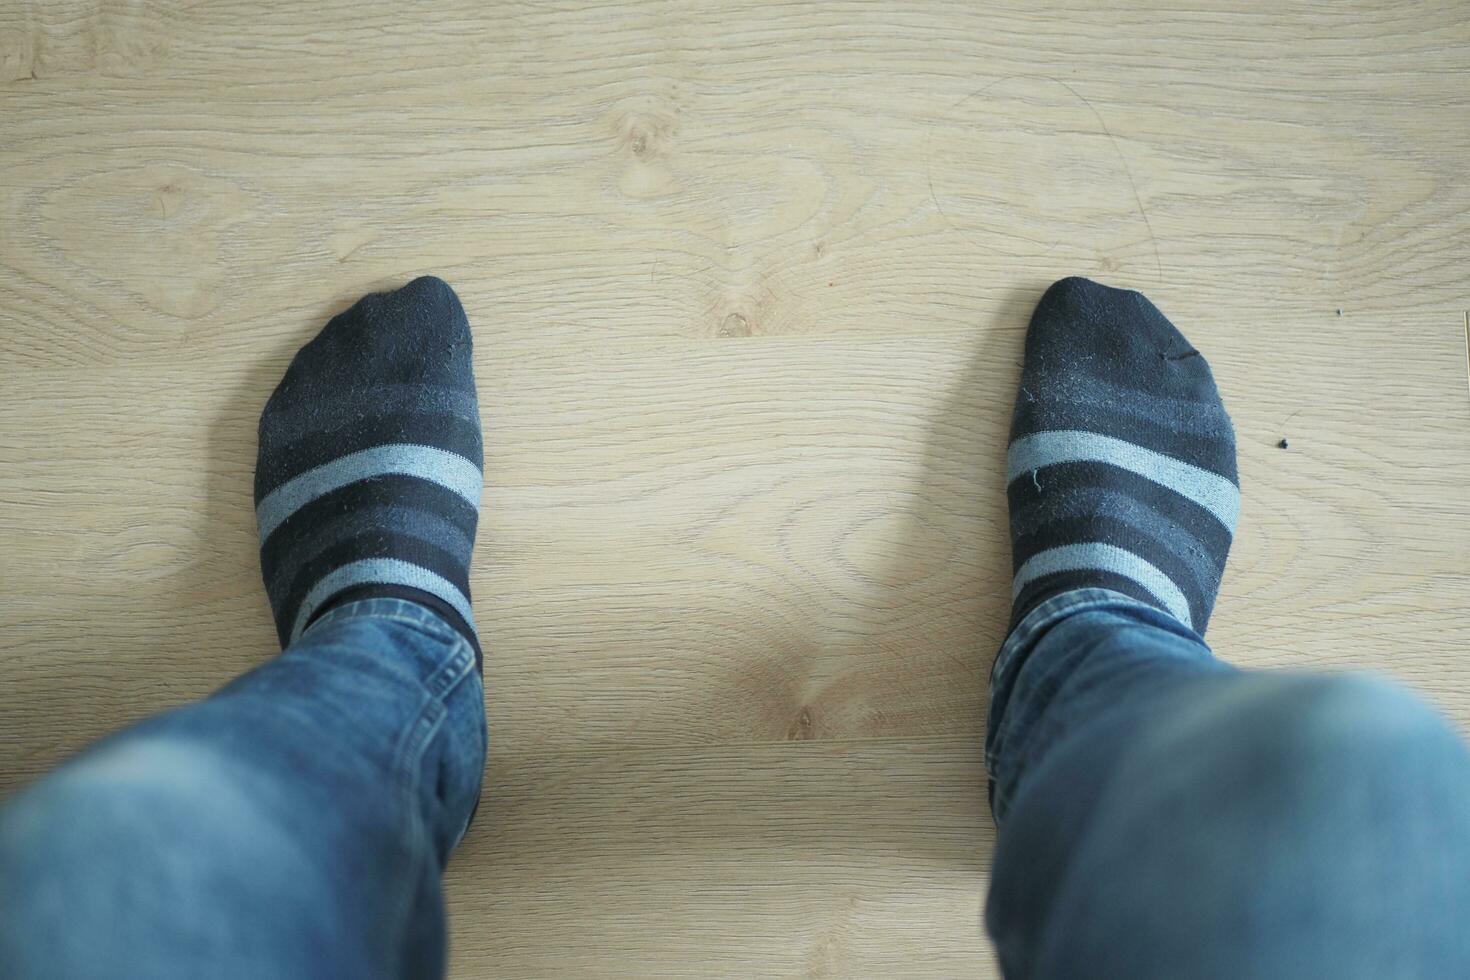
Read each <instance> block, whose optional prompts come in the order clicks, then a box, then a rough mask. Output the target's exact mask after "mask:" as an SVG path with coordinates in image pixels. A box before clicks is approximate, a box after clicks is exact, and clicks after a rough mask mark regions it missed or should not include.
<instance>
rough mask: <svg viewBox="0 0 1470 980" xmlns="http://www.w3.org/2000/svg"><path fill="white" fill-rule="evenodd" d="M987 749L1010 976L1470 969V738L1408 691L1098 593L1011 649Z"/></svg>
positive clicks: (1052, 610) (1020, 636) (1051, 978)
mask: <svg viewBox="0 0 1470 980" xmlns="http://www.w3.org/2000/svg"><path fill="white" fill-rule="evenodd" d="M986 765H987V768H988V770H989V772H990V776H991V796H992V806H993V810H994V813H995V817H996V821H997V824H998V828H999V831H998V837H997V843H996V854H995V865H994V869H993V873H992V878H991V887H990V896H989V901H988V904H987V908H986V924H987V927H988V928H989V930H990V933H991V936H992V937H993V938H994V940H995V945H996V948H997V952H998V955H999V957H1000V961H1001V965H1002V968H1003V970H1004V972H1005V975H1006V977H1007V978H1008V980H1023V978H1024V980H1032V978H1036V980H1043V978H1044V980H1061V978H1068V980H1072V978H1089V980H1108V978H1128V980H1152V978H1170V980H1204V978H1211V980H1215V978H1219V980H1241V978H1269V980H1305V978H1314V980H1316V978H1331V980H1356V978H1362V980H1389V978H1400V977H1402V978H1408V977H1413V978H1425V980H1430V978H1433V980H1440V978H1450V977H1470V922H1467V915H1470V755H1467V753H1466V750H1465V747H1464V745H1463V744H1462V743H1461V741H1460V739H1459V738H1458V737H1457V736H1456V734H1455V732H1454V731H1453V730H1452V729H1451V728H1450V726H1449V725H1448V724H1447V723H1446V722H1445V721H1444V719H1442V718H1441V717H1440V716H1439V715H1438V714H1436V713H1435V712H1434V711H1433V710H1431V709H1430V708H1429V707H1428V706H1426V705H1425V704H1424V703H1423V702H1421V701H1420V700H1418V699H1417V698H1415V697H1414V696H1412V695H1410V694H1408V693H1407V692H1405V691H1403V690H1401V689H1400V688H1398V687H1396V686H1394V685H1392V684H1389V683H1387V682H1385V681H1382V680H1377V679H1373V678H1369V677H1363V676H1356V675H1338V676H1333V675H1310V674H1297V673H1287V672H1269V671H1268V672H1243V671H1239V670H1236V669H1234V668H1232V667H1230V666H1227V665H1226V664H1223V663H1221V662H1220V661H1218V660H1216V659H1215V658H1214V657H1213V656H1212V655H1211V653H1210V650H1209V648H1208V647H1206V646H1205V644H1204V641H1203V640H1201V639H1200V638H1199V636H1197V635H1196V634H1195V633H1193V632H1192V631H1191V630H1189V629H1187V628H1186V627H1184V626H1182V625H1181V624H1179V623H1178V622H1177V621H1175V620H1173V619H1172V618H1170V617H1168V616H1166V615H1164V614H1163V613H1161V612H1159V611H1157V610H1155V609H1153V608H1152V607H1149V606H1146V605H1143V604H1141V603H1139V602H1136V601H1134V600H1133V599H1130V598H1127V597H1125V596H1122V595H1119V594H1117V593H1114V592H1109V591H1107V590H1103V589H1083V590H1078V591H1075V592H1070V593H1066V594H1063V595H1060V596H1056V597H1054V598H1052V599H1051V600H1049V601H1047V602H1045V603H1043V604H1042V605H1041V606H1039V607H1037V608H1036V609H1035V610H1034V611H1032V612H1031V613H1030V614H1029V615H1028V616H1027V617H1026V618H1025V619H1024V620H1023V621H1022V622H1021V623H1020V624H1019V625H1018V627H1017V629H1016V630H1015V632H1014V633H1013V634H1012V635H1011V637H1010V638H1009V639H1008V640H1007V641H1006V643H1005V645H1004V646H1003V647H1002V649H1001V652H1000V654H999V656H998V658H997V660H996V666H995V671H994V674H993V677H992V684H991V708H990V722H989V730H988V732H987V740H986Z"/></svg>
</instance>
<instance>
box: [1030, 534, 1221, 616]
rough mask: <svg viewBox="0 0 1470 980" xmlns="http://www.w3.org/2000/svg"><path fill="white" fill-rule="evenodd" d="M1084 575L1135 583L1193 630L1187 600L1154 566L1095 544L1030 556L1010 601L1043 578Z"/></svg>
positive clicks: (1069, 546)
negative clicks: (1099, 574)
mask: <svg viewBox="0 0 1470 980" xmlns="http://www.w3.org/2000/svg"><path fill="white" fill-rule="evenodd" d="M1084 571H1099V572H1111V573H1112V574H1114V575H1121V576H1123V577H1124V578H1126V579H1130V580H1132V581H1134V582H1137V583H1138V584H1139V585H1141V586H1142V587H1143V588H1144V589H1145V590H1147V591H1148V594H1149V595H1151V596H1153V597H1154V598H1155V599H1158V600H1159V602H1160V603H1162V604H1163V606H1164V608H1165V609H1167V610H1168V611H1169V614H1170V615H1172V616H1173V617H1174V618H1175V619H1177V620H1179V621H1180V622H1181V623H1183V624H1184V625H1185V626H1188V627H1189V628H1190V629H1194V620H1193V619H1192V618H1191V617H1190V614H1189V600H1188V599H1186V598H1185V597H1184V593H1183V592H1181V591H1180V590H1179V586H1177V585H1175V584H1174V582H1173V580H1172V579H1170V578H1169V576H1167V575H1165V574H1164V573H1163V572H1161V571H1159V569H1158V566H1156V565H1154V564H1152V563H1150V562H1147V561H1144V560H1143V559H1142V558H1140V557H1138V556H1137V555H1135V554H1134V553H1133V552H1131V551H1128V550H1126V549H1124V548H1119V547H1117V546H1115V545H1111V544H1101V543H1098V542H1095V541H1088V542H1083V543H1081V544H1064V545H1061V546H1059V547H1056V548H1048V549H1047V550H1045V551H1042V552H1038V553H1037V554H1035V555H1032V556H1031V558H1030V559H1029V560H1027V562H1026V563H1025V564H1024V565H1022V566H1021V567H1020V569H1018V570H1017V572H1016V578H1015V580H1014V581H1013V582H1012V583H1011V601H1012V602H1014V601H1015V600H1016V598H1017V597H1018V596H1019V595H1020V594H1021V590H1022V589H1023V588H1025V587H1026V586H1027V585H1028V584H1029V583H1030V582H1031V581H1033V580H1034V579H1038V578H1041V577H1042V576H1043V575H1051V574H1053V573H1056V572H1084Z"/></svg>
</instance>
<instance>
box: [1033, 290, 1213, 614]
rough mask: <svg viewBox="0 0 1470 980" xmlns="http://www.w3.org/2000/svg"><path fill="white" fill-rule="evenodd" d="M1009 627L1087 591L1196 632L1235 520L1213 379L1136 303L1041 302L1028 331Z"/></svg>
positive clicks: (1080, 296) (1050, 297) (1070, 293)
mask: <svg viewBox="0 0 1470 980" xmlns="http://www.w3.org/2000/svg"><path fill="white" fill-rule="evenodd" d="M1006 480H1007V496H1008V497H1009V501H1010V517H1011V544H1012V562H1013V571H1014V575H1015V579H1014V584H1013V589H1012V600H1013V605H1012V625H1014V624H1015V623H1017V622H1019V621H1020V620H1021V618H1022V617H1023V616H1024V615H1025V614H1026V613H1027V612H1029V611H1030V610H1031V609H1032V608H1034V607H1035V606H1036V605H1037V604H1039V603H1040V602H1042V601H1043V600H1044V599H1047V598H1049V597H1051V596H1053V595H1057V594H1059V593H1061V592H1066V591H1069V590H1072V589H1078V588H1083V587H1087V586H1098V587H1102V588H1108V589H1112V590H1114V591H1117V592H1122V593H1124V594H1126V595H1129V596H1133V597H1135V598H1137V599H1140V600H1142V601H1144V602H1147V603H1151V604H1152V605H1155V606H1158V607H1159V608H1160V609H1163V610H1165V611H1166V612H1169V613H1170V614H1172V615H1173V616H1175V617H1176V618H1177V619H1179V620H1180V621H1181V622H1182V623H1184V624H1185V625H1186V626H1189V627H1191V628H1193V629H1194V630H1195V631H1197V632H1200V633H1203V632H1204V630H1205V625H1206V623H1208V621H1209V618H1210V610H1211V608H1212V607H1213V606H1214V603H1215V593H1216V591H1217V590H1218V589H1219V585H1220V576H1221V574H1222V572H1223V571H1224V569H1225V558H1226V555H1227V554H1228V553H1229V551H1230V542H1231V538H1232V536H1233V534H1234V533H1235V522H1236V517H1237V515H1238V513H1239V509H1240V490H1239V480H1238V477H1237V475H1236V469H1235V434H1234V432H1233V431H1232V429H1231V427H1230V418H1229V416H1228V415H1226V414H1225V406H1224V405H1223V404H1222V403H1221V401H1220V395H1219V393H1218V392H1217V391H1216V390H1215V381H1214V378H1213V377H1212V376H1211V374H1210V367H1209V365H1208V364H1206V363H1205V359H1204V358H1203V357H1201V356H1200V354H1199V352H1198V351H1196V350H1195V349H1194V348H1193V347H1192V346H1190V344H1189V342H1188V341H1187V340H1185V339H1184V337H1183V335H1181V334H1180V333H1179V331H1178V330H1176V329H1175V328H1174V325H1173V324H1171V323H1170V322H1169V321H1168V320H1167V319H1166V318H1165V317H1164V315H1163V314H1162V313H1160V312H1159V311H1158V310H1157V309H1156V308H1155V307H1154V305H1153V304H1152V303H1150V302H1149V301H1148V300H1147V299H1145V298H1144V297H1143V296H1142V294H1140V293H1136V292H1132V291H1129V290H1122V289H1111V288H1109V287H1107V286H1101V285H1098V284H1097V283H1095V282H1091V281H1089V280H1087V279H1081V278H1071V279H1063V280H1062V281H1061V282H1058V283H1056V284H1055V285H1053V286H1052V287H1051V288H1050V289H1048V290H1047V291H1046V295H1044V296H1043V297H1042V298H1041V302H1040V303H1039V304H1037V307H1036V312H1035V313H1034V314H1033V315H1032V317H1031V326H1030V329H1029V330H1028V331H1027V334H1026V359H1025V363H1024V366H1023V368H1022V371H1021V390H1020V392H1019V393H1018V395H1017V397H1016V410H1015V414H1014V416H1013V419H1012V422H1011V444H1010V451H1009V456H1008V467H1007V474H1006Z"/></svg>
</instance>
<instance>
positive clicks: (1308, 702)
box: [1248, 674, 1470, 770]
mask: <svg viewBox="0 0 1470 980" xmlns="http://www.w3.org/2000/svg"><path fill="white" fill-rule="evenodd" d="M1262 709H1263V712H1262V714H1260V715H1257V717H1256V718H1255V719H1254V723H1255V726H1256V731H1255V732H1254V734H1253V735H1248V737H1253V738H1255V739H1259V740H1261V741H1262V742H1263V743H1264V745H1265V746H1266V747H1269V748H1270V749H1271V750H1272V752H1273V754H1274V755H1275V756H1276V757H1278V758H1284V759H1291V760H1295V761H1297V762H1301V763H1314V764H1317V765H1320V766H1329V767H1330V766H1336V765H1343V766H1351V767H1354V768H1356V769H1359V770H1362V769H1364V768H1365V767H1369V766H1372V765H1374V764H1375V762H1376V761H1377V760H1380V759H1381V758H1382V757H1383V756H1384V754H1385V753H1389V754H1391V755H1392V757H1393V758H1394V759H1395V760H1398V762H1397V763H1396V765H1400V764H1410V765H1412V764H1413V763H1416V762H1423V761H1425V760H1427V759H1431V758H1432V759H1436V760H1441V761H1443V762H1446V763H1449V764H1452V765H1457V766H1464V765H1465V764H1466V762H1467V761H1470V756H1466V754H1465V753H1464V751H1463V750H1462V747H1461V743H1460V741H1459V738H1458V736H1457V735H1456V733H1455V731H1454V729H1453V728H1452V727H1451V725H1450V723H1449V722H1448V720H1446V719H1445V718H1444V716H1442V715H1441V714H1440V713H1439V712H1438V711H1436V710H1435V709H1434V708H1433V707H1431V706H1430V705H1429V704H1428V703H1427V702H1425V701H1424V700H1423V699H1422V698H1420V697H1419V696H1418V695H1416V694H1414V693H1413V692H1411V691H1409V690H1408V689H1406V688H1404V687H1401V686H1400V685H1398V684H1395V683H1393V682H1391V681H1388V680H1386V679H1384V678H1380V677H1376V676H1373V675H1366V674H1335V675H1333V674H1329V675H1319V676H1311V677H1300V678H1294V679H1292V680H1290V681H1287V682H1286V683H1284V684H1283V686H1281V687H1280V688H1279V689H1278V690H1276V691H1275V692H1273V694H1272V695H1271V696H1269V697H1268V698H1266V700H1265V702H1264V704H1263V705H1262ZM1447 750H1448V751H1447Z"/></svg>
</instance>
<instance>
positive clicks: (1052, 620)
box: [985, 588, 1203, 772]
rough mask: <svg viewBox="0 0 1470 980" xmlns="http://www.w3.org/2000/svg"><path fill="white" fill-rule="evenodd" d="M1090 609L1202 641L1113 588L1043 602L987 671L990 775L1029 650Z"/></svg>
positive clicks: (1080, 591) (1077, 591)
mask: <svg viewBox="0 0 1470 980" xmlns="http://www.w3.org/2000/svg"><path fill="white" fill-rule="evenodd" d="M1092 610H1106V611H1108V612H1114V613H1121V614H1123V615H1125V616H1128V617H1130V618H1132V619H1136V620H1138V621H1140V622H1143V623H1147V624H1149V625H1152V626H1158V627H1161V628H1163V629H1167V630H1169V631H1170V632H1174V633H1179V634H1180V635H1182V636H1184V637H1186V638H1188V639H1193V640H1196V641H1199V642H1203V641H1201V640H1200V637H1199V634H1198V633H1196V632H1194V630H1192V629H1190V628H1189V627H1187V626H1185V625H1184V624H1183V623H1181V622H1179V620H1177V619H1175V618H1174V617H1173V616H1171V615H1169V614H1168V613H1166V612H1164V611H1163V610H1162V609H1159V608H1158V607H1157V606H1151V605H1149V604H1148V603H1146V602H1140V601H1139V600H1137V599H1135V598H1133V597H1132V596H1128V595H1124V594H1123V593H1121V592H1114V591H1113V590H1112V589H1101V588H1084V589H1071V590H1069V591H1067V592H1063V593H1060V594H1059V595H1054V596H1052V597H1051V598H1050V599H1047V600H1045V601H1044V602H1042V603H1041V604H1040V605H1038V606H1037V607H1036V608H1035V609H1033V610H1031V611H1030V612H1029V613H1027V614H1026V615H1025V616H1024V617H1023V618H1022V619H1021V621H1020V622H1019V623H1017V624H1016V628H1015V629H1013V630H1011V633H1010V635H1009V636H1007V637H1006V639H1005V642H1004V643H1002V644H1001V647H1000V652H999V653H997V654H996V655H995V665H994V666H993V667H992V668H991V669H990V697H989V702H988V711H987V724H986V730H987V735H986V739H985V741H986V745H985V766H986V769H987V770H989V771H990V772H994V771H995V763H996V758H995V757H996V748H997V746H996V744H995V742H996V739H995V735H996V733H997V732H998V731H999V730H1000V720H1001V716H1002V715H1003V714H1004V713H1005V709H1006V705H1007V704H1008V703H1009V702H1010V699H1011V694H1012V692H1013V691H1014V689H1015V686H1016V679H1017V677H1018V676H1019V675H1020V673H1021V668H1022V667H1023V666H1025V664H1026V660H1027V658H1029V657H1030V655H1031V651H1032V649H1033V648H1034V647H1035V646H1036V643H1037V642H1038V641H1039V640H1040V639H1041V638H1042V637H1043V636H1045V635H1046V633H1047V631H1048V630H1050V629H1051V628H1052V627H1053V626H1055V625H1056V624H1057V623H1059V622H1061V621H1062V620H1064V619H1067V618H1068V617H1070V616H1075V615H1077V614H1078V613H1081V612H1089V611H1092Z"/></svg>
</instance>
